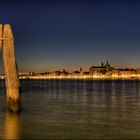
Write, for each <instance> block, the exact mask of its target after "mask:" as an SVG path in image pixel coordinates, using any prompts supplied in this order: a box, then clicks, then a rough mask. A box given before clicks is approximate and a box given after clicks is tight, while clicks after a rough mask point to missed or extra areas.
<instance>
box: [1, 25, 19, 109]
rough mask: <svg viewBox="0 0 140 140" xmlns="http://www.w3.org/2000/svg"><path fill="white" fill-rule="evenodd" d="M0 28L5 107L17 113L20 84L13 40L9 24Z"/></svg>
mask: <svg viewBox="0 0 140 140" xmlns="http://www.w3.org/2000/svg"><path fill="white" fill-rule="evenodd" d="M0 28H2V56H3V64H4V72H5V83H6V95H7V106H8V109H9V110H10V111H14V112H15V111H19V109H20V93H19V88H20V83H19V79H18V72H17V66H16V60H15V52H14V38H13V34H12V30H11V26H10V25H9V24H5V25H4V26H2V25H0Z"/></svg>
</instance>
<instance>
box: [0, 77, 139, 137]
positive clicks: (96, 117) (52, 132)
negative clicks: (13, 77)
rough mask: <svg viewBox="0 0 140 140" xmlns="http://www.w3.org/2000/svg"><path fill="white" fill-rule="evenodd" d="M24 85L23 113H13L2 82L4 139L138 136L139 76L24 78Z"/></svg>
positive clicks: (0, 101) (0, 125) (0, 128)
mask: <svg viewBox="0 0 140 140" xmlns="http://www.w3.org/2000/svg"><path fill="white" fill-rule="evenodd" d="M21 87H22V93H21V98H22V103H21V109H22V110H21V113H20V114H19V115H18V114H10V113H8V112H7V111H6V109H5V86H4V81H0V139H3V138H24V139H25V138H34V139H35V138H37V139H38V138H42V139H43V138H45V139H47V138H55V139H56V138H59V139H85V138H86V139H87V138H92V139H93V138H96V139H97V138H99V139H103V138H112V139H113V138H117V139H118V138H120V139H127V138H138V139H140V81H135V80H134V81H133V80H132V81H123V80H122V81H111V80H110V81H107V80H100V81H92V80H22V81H21Z"/></svg>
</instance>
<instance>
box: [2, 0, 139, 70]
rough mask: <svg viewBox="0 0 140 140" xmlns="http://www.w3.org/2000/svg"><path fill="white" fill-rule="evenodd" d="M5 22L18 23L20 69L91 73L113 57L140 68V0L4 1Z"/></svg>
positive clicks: (15, 27) (117, 62)
mask: <svg viewBox="0 0 140 140" xmlns="http://www.w3.org/2000/svg"><path fill="white" fill-rule="evenodd" d="M0 13H1V23H3V24H4V23H9V24H11V25H12V29H13V32H14V38H15V51H16V57H17V63H18V66H19V71H53V70H61V69H63V68H65V69H68V70H71V71H72V70H76V69H79V68H80V67H82V68H83V69H84V70H85V71H86V70H88V69H89V67H90V66H91V65H99V64H100V62H102V61H106V60H108V61H109V63H111V64H112V65H113V66H114V67H122V68H124V67H133V68H139V67H140V63H139V60H140V56H139V52H140V47H139V46H140V26H139V24H140V2H138V1H136V0H134V1H132V0H127V1H124V0H123V1H117V0H116V1H103V0H99V1H83V0H82V1H81V0H76V1H72V0H71V1H70V0H68V1H54V0H53V1H43V0H41V1H38V0H30V1H27V0H24V1H23V0H21V1H20V2H19V1H17V0H15V1H10V0H9V1H8V0H6V1H2V2H1V5H0Z"/></svg>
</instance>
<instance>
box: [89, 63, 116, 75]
mask: <svg viewBox="0 0 140 140" xmlns="http://www.w3.org/2000/svg"><path fill="white" fill-rule="evenodd" d="M113 69H114V68H113V67H111V66H110V64H109V63H108V61H107V62H106V64H105V65H104V63H103V62H102V63H101V66H91V67H90V75H94V74H97V73H101V74H105V73H106V72H109V71H111V70H113Z"/></svg>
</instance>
